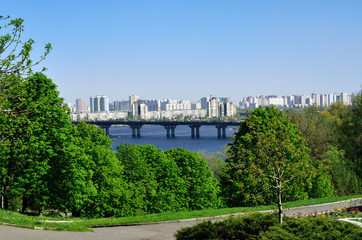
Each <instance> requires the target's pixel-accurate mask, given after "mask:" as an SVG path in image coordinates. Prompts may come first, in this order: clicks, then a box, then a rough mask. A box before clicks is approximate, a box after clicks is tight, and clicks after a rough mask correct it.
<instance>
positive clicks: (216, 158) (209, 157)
mask: <svg viewBox="0 0 362 240" xmlns="http://www.w3.org/2000/svg"><path fill="white" fill-rule="evenodd" d="M228 150H229V147H228V146H225V147H224V148H223V150H222V151H220V152H214V153H210V154H208V153H205V151H199V152H197V154H198V155H199V156H200V157H202V158H203V159H205V161H206V162H207V164H208V165H209V166H210V169H211V172H212V173H213V177H214V178H216V179H217V180H218V181H220V179H221V176H222V174H223V171H224V167H225V159H226V157H227V152H228Z"/></svg>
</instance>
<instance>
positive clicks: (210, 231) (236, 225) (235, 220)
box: [175, 213, 362, 240]
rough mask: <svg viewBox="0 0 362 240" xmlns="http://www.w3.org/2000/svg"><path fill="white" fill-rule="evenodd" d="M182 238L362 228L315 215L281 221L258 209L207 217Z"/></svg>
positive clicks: (332, 235)
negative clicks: (216, 219) (220, 218)
mask: <svg viewBox="0 0 362 240" xmlns="http://www.w3.org/2000/svg"><path fill="white" fill-rule="evenodd" d="M175 237H176V239H178V240H191V239H263V240H264V239H265V240H267V239H268V240H273V239H275V240H276V239H286V240H287V239H288V240H289V239H351V240H352V239H360V238H361V237H362V229H361V228H359V227H358V226H355V225H352V224H350V223H345V222H340V221H333V220H331V219H328V218H325V217H323V216H320V217H315V218H293V217H285V221H284V223H283V224H278V217H277V215H276V214H261V213H255V214H250V215H248V216H244V217H231V218H228V219H226V220H224V221H221V222H215V223H211V222H210V221H205V222H202V223H199V224H197V225H195V226H193V227H186V228H182V229H180V230H178V231H177V232H176V233H175Z"/></svg>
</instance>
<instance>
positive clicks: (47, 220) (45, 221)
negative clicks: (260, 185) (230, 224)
mask: <svg viewBox="0 0 362 240" xmlns="http://www.w3.org/2000/svg"><path fill="white" fill-rule="evenodd" d="M361 197H362V195H355V196H344V197H335V198H320V199H309V200H302V201H294V202H286V203H284V204H283V208H292V207H300V206H308V205H314V204H323V203H330V202H338V201H343V200H348V199H353V198H361ZM276 208H277V207H276V206H274V205H270V206H258V207H238V208H222V209H205V210H198V211H184V212H169V213H159V214H149V215H143V216H134V217H121V218H95V219H84V218H71V217H45V216H28V215H23V214H20V213H18V212H14V211H6V210H3V209H0V223H2V224H8V225H11V226H17V227H25V228H33V229H36V228H40V229H44V230H57V231H93V230H92V229H90V228H89V227H91V226H100V225H119V224H132V223H145V222H162V221H171V220H180V219H190V218H201V217H212V216H219V215H226V214H235V213H243V212H255V211H263V210H272V209H276Z"/></svg>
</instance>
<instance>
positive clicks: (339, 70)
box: [0, 0, 362, 104]
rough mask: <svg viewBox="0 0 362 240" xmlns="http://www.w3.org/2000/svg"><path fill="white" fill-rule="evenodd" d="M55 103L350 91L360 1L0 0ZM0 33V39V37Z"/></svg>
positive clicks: (361, 26) (356, 65)
mask: <svg viewBox="0 0 362 240" xmlns="http://www.w3.org/2000/svg"><path fill="white" fill-rule="evenodd" d="M0 2H1V3H0V15H2V16H6V15H10V16H11V17H12V18H22V19H24V26H25V28H24V33H23V36H22V37H23V40H27V39H28V38H32V39H33V40H34V41H35V43H36V44H35V46H34V50H33V53H32V57H33V59H37V57H38V56H40V55H41V54H42V53H43V48H44V45H45V44H46V43H51V44H52V47H53V50H52V52H51V53H50V55H49V56H48V57H47V59H46V60H45V61H44V62H42V63H41V67H43V66H45V67H46V68H47V69H48V70H47V71H46V72H45V74H46V75H47V76H48V77H49V78H51V79H52V80H53V82H54V83H55V84H57V86H58V91H59V92H60V96H61V97H63V98H64V99H65V102H70V103H73V104H75V100H76V99H77V98H83V99H84V100H86V101H87V102H88V101H89V97H90V96H96V95H106V96H108V97H109V99H110V101H115V100H122V99H125V100H127V99H128V96H129V95H133V94H134V95H138V96H140V97H141V99H165V98H171V99H190V100H192V101H196V100H199V99H200V98H201V97H205V96H210V95H212V96H216V97H229V98H230V99H231V100H235V101H236V100H241V99H242V98H243V97H245V96H260V95H264V96H266V95H279V96H285V95H294V94H310V93H340V92H347V93H352V92H356V91H359V90H360V89H361V88H362V14H361V13H362V1H360V0H355V1H353V0H345V1H336V0H318V1H315V0H303V1H301V0H300V1H290V0H253V1H252V0H249V1H247V0H237V1H233V0H218V1H215V0H168V1H166V0H128V1H126V0H102V1H100V0H62V1H46V0H31V1H30V0H11V1H9V0H0ZM3 32H4V31H3V29H0V35H3Z"/></svg>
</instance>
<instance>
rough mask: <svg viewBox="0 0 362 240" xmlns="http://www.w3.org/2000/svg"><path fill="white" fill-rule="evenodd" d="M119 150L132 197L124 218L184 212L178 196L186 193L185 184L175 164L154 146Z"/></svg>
mask: <svg viewBox="0 0 362 240" xmlns="http://www.w3.org/2000/svg"><path fill="white" fill-rule="evenodd" d="M117 149H118V152H117V157H118V159H119V161H120V164H121V165H122V166H123V167H124V172H123V178H124V181H125V182H126V188H127V192H128V194H130V196H129V200H128V201H127V202H124V203H123V205H122V209H123V211H124V215H125V216H130V215H137V214H138V215H139V214H145V213H159V212H165V211H176V210H179V209H181V203H180V199H178V195H179V194H178V192H180V191H181V192H182V191H183V181H182V179H181V178H180V177H179V172H178V169H177V165H176V164H175V162H173V161H171V160H169V159H168V158H167V156H166V155H165V154H164V152H163V151H162V150H161V149H157V148H156V147H154V146H151V145H145V146H140V145H124V144H121V145H120V146H118V148H117Z"/></svg>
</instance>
